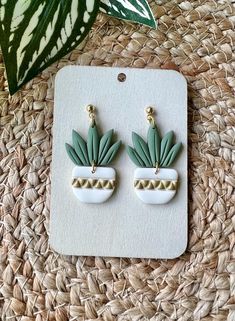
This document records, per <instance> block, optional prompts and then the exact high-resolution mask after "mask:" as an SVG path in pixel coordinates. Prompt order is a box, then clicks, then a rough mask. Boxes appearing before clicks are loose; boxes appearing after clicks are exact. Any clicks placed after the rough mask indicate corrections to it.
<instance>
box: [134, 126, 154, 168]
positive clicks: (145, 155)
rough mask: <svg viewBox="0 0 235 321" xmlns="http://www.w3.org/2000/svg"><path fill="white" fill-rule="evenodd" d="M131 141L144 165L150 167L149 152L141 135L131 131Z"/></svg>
mask: <svg viewBox="0 0 235 321" xmlns="http://www.w3.org/2000/svg"><path fill="white" fill-rule="evenodd" d="M132 142H133V145H134V148H135V150H136V152H137V153H138V155H139V157H140V158H141V159H142V161H143V162H144V165H145V167H151V166H152V165H151V157H150V154H149V149H148V145H147V144H146V143H145V141H144V140H143V138H142V137H140V136H139V135H138V134H136V133H134V132H133V133H132Z"/></svg>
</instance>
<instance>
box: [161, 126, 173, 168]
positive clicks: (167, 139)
mask: <svg viewBox="0 0 235 321" xmlns="http://www.w3.org/2000/svg"><path fill="white" fill-rule="evenodd" d="M173 139H174V132H173V131H172V130H171V131H170V132H168V133H167V134H166V135H165V136H164V137H163V139H162V141H161V155H160V165H161V166H162V164H163V163H164V161H165V159H166V157H167V155H168V153H169V151H170V149H171V147H172V146H173Z"/></svg>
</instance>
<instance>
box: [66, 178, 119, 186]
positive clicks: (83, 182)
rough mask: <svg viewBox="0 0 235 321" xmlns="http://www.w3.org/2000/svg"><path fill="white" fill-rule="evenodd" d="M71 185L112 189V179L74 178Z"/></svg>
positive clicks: (113, 184) (113, 182)
mask: <svg viewBox="0 0 235 321" xmlns="http://www.w3.org/2000/svg"><path fill="white" fill-rule="evenodd" d="M72 186H73V187H76V188H96V189H114V188H115V180H114V179H93V178H79V177H78V178H74V179H73V181H72Z"/></svg>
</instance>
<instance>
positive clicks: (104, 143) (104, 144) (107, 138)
mask: <svg viewBox="0 0 235 321" xmlns="http://www.w3.org/2000/svg"><path fill="white" fill-rule="evenodd" d="M112 137H113V129H110V130H109V131H107V133H105V134H104V135H103V136H102V138H101V140H100V146H99V158H98V164H101V162H102V160H103V158H104V156H105V155H106V153H107V151H108V150H109V147H110V145H111V141H112Z"/></svg>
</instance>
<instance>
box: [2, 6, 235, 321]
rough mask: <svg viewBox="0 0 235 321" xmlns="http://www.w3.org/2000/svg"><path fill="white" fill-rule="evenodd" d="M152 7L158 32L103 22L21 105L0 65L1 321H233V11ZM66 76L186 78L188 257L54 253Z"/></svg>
mask: <svg viewBox="0 0 235 321" xmlns="http://www.w3.org/2000/svg"><path fill="white" fill-rule="evenodd" d="M150 4H151V6H152V8H153V10H154V13H155V15H156V17H157V18H158V21H159V27H158V30H150V29H149V28H147V27H140V26H138V25H135V24H127V23H124V22H120V21H118V20H115V19H111V18H107V17H105V16H102V15H101V16H99V18H98V20H97V22H96V25H95V27H94V29H93V31H92V32H91V33H90V36H89V39H87V41H86V44H84V46H83V48H82V49H77V50H74V51H73V52H72V53H71V54H70V55H69V56H68V57H67V58H65V59H63V60H61V61H60V62H58V63H57V64H54V65H53V66H52V67H50V68H49V69H47V70H46V71H45V72H43V73H42V74H41V75H40V76H38V77H37V78H35V79H34V80H33V81H31V82H30V83H29V84H28V85H27V86H26V87H24V88H23V89H22V90H21V91H19V92H18V93H17V94H15V95H14V96H13V97H9V95H8V90H7V83H6V78H5V70H4V65H3V62H2V58H0V100H1V153H2V154H1V169H0V184H1V185H0V192H1V208H2V211H1V222H0V223H1V225H0V236H1V254H0V283H1V286H0V308H1V313H0V315H1V316H2V320H12V321H15V320H20V321H34V320H35V321H42V320H48V321H54V320H58V321H66V320H71V321H72V320H90V319H91V320H97V321H98V320H99V321H101V320H104V321H112V320H134V321H135V320H166V321H167V320H180V321H186V320H204V321H209V320H217V321H222V320H229V321H232V320H235V310H234V306H235V305H234V304H235V297H234V295H235V260H234V259H235V257H234V256H235V254H234V244H235V235H234V224H235V216H234V204H235V193H234V188H235V177H234V175H235V164H234V161H235V154H234V137H235V99H234V88H235V79H234V69H235V68H234V67H235V60H234V53H233V50H234V43H235V33H234V22H235V21H234V7H233V4H232V2H231V1H227V2H226V1H223V0H220V1H216V0H214V1H211V0H208V1H203V0H199V1H180V0H178V1H155V2H154V1H152V2H150ZM68 64H79V65H80V64H81V65H96V66H97V65H98V66H99V65H102V66H104V65H105V66H122V67H123V66H131V67H143V68H144V67H148V68H168V69H172V68H173V69H177V70H179V71H180V72H181V73H183V74H184V75H185V76H186V78H187V81H188V88H189V145H190V154H189V165H190V182H189V194H190V195H189V197H190V204H189V230H190V231H189V244H188V249H187V252H186V253H185V254H184V255H183V256H182V257H180V258H178V259H175V260H169V261H164V260H161V261H160V260H147V259H146V260H143V259H141V260H140V259H119V258H98V257H97V258H90V257H88V258H85V257H71V256H70V257H65V256H60V255H58V254H57V253H54V252H53V250H51V249H50V248H49V245H48V223H49V218H50V211H49V206H50V163H51V145H52V135H51V128H52V125H53V92H54V88H53V86H54V76H55V74H56V72H57V71H58V70H59V69H60V68H61V67H63V66H64V65H68ZM111 107H112V106H110V108H111ZM169 117H170V115H169ZM61 170H63V168H62V169H61ZM143 215H144V213H143ZM179 224H180V222H179ZM140 228H141V227H140ZM91 237H92V235H91Z"/></svg>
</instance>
